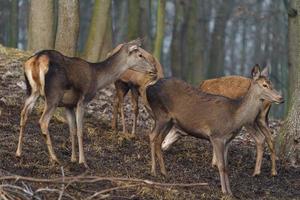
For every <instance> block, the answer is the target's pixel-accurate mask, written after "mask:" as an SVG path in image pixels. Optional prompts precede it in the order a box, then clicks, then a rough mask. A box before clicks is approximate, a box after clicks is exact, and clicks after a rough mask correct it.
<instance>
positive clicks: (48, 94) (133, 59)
mask: <svg viewBox="0 0 300 200" xmlns="http://www.w3.org/2000/svg"><path fill="white" fill-rule="evenodd" d="M140 45H141V43H140V41H139V40H135V41H131V42H129V43H126V44H124V45H123V46H122V48H120V49H119V50H118V51H116V52H115V53H114V54H112V55H111V56H110V57H108V58H107V59H106V60H104V61H102V62H99V63H90V62H87V61H85V60H83V59H81V58H76V57H67V56H64V55H62V54H61V53H59V52H58V51H55V50H43V51H40V52H38V53H36V54H35V55H33V56H32V57H30V58H29V59H28V60H27V61H26V62H25V65H24V72H25V80H26V85H27V93H28V95H29V97H27V98H26V100H25V104H24V107H23V109H22V112H21V122H20V135H19V143H18V148H17V151H16V156H18V157H19V156H21V153H22V139H23V134H24V129H25V125H26V121H27V117H28V114H29V113H30V112H31V110H32V108H33V106H34V104H35V102H36V100H37V99H38V97H39V96H43V97H44V99H45V107H44V111H43V114H42V116H41V118H40V121H39V123H40V127H41V130H42V134H43V136H44V137H45V140H46V144H47V147H48V151H49V155H50V161H51V162H56V163H59V161H58V159H57V157H56V155H55V153H54V150H53V147H52V143H51V139H50V135H49V131H48V125H49V121H50V119H51V117H52V115H53V113H54V111H55V108H56V107H58V106H62V107H65V111H66V118H67V121H68V124H69V129H70V136H71V142H72V155H71V161H72V162H75V161H76V153H75V133H77V137H78V144H79V163H80V164H84V165H85V166H86V167H88V166H87V164H86V160H85V156H84V151H83V143H82V137H83V134H82V127H83V122H82V120H83V115H84V108H85V106H86V105H87V103H88V102H89V101H91V100H92V99H93V97H94V96H95V95H96V92H97V90H99V89H101V88H103V87H105V86H106V85H108V84H110V83H112V82H114V81H116V80H117V79H118V78H119V77H120V76H121V74H122V73H123V72H125V71H126V70H127V69H128V68H131V69H132V70H137V71H142V72H143V73H150V74H151V73H154V70H155V69H154V67H153V66H152V64H151V63H149V62H148V61H147V60H146V59H145V57H144V56H143V54H142V53H141V50H140V47H139V46H140Z"/></svg>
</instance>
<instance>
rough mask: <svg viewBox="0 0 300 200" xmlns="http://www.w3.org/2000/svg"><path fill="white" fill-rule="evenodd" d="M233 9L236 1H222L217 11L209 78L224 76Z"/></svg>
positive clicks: (212, 37)
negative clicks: (228, 26) (228, 28)
mask: <svg viewBox="0 0 300 200" xmlns="http://www.w3.org/2000/svg"><path fill="white" fill-rule="evenodd" d="M233 8H234V0H229V1H222V3H221V5H220V6H219V9H217V13H216V19H215V25H214V28H213V32H212V36H211V46H210V50H209V52H210V53H209V64H208V70H207V76H208V78H213V77H218V76H223V75H224V58H225V52H224V51H225V49H224V46H225V30H226V26H227V21H228V19H229V17H230V14H231V11H232V10H233Z"/></svg>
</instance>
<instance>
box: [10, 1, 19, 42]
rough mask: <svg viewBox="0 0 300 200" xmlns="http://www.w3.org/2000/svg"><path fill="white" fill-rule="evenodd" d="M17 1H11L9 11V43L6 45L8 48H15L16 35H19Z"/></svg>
mask: <svg viewBox="0 0 300 200" xmlns="http://www.w3.org/2000/svg"><path fill="white" fill-rule="evenodd" d="M18 4H19V0H12V1H11V11H10V26H9V41H8V45H9V46H10V47H17V45H18V33H19V31H18V30H19V23H18V22H19V21H18V15H19V5H18Z"/></svg>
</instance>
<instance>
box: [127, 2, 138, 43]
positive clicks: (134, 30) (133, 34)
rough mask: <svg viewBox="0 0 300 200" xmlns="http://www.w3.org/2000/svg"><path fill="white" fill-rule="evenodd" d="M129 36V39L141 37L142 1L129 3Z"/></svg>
mask: <svg viewBox="0 0 300 200" xmlns="http://www.w3.org/2000/svg"><path fill="white" fill-rule="evenodd" d="M128 13H129V15H128V35H127V37H128V38H127V39H128V40H129V41H130V40H134V39H136V38H137V37H140V0H130V1H128Z"/></svg>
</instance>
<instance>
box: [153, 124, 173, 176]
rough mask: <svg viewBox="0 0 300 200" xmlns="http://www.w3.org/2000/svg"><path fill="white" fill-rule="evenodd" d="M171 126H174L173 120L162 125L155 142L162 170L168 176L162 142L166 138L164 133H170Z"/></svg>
mask: <svg viewBox="0 0 300 200" xmlns="http://www.w3.org/2000/svg"><path fill="white" fill-rule="evenodd" d="M171 128H172V124H171V122H169V123H165V124H164V126H162V127H161V129H160V130H158V131H159V135H158V137H157V140H156V142H155V153H156V156H157V158H158V162H159V166H160V171H161V173H162V174H163V175H164V176H167V171H166V167H165V163H164V159H163V155H162V151H161V144H162V141H163V138H164V137H163V135H165V134H166V133H168V132H169V131H170V130H171Z"/></svg>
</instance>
